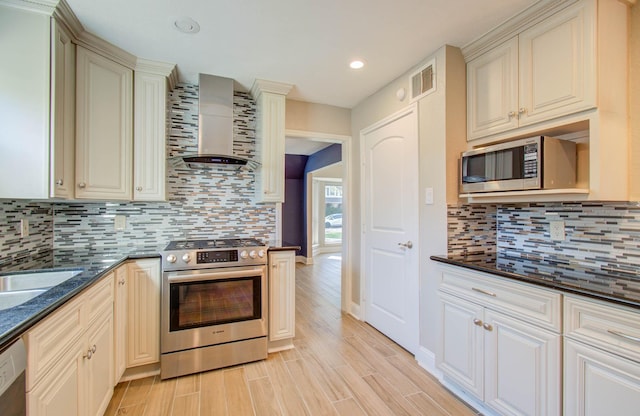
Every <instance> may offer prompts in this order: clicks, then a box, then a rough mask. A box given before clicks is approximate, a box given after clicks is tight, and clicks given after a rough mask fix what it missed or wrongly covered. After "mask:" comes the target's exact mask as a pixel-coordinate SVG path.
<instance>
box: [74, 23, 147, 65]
mask: <svg viewBox="0 0 640 416" xmlns="http://www.w3.org/2000/svg"><path fill="white" fill-rule="evenodd" d="M76 40H77V43H78V45H80V46H83V47H85V48H87V49H89V50H91V51H93V52H96V53H98V54H100V55H102V56H104V57H105V58H108V59H111V60H112V61H114V62H117V63H119V64H121V65H124V66H126V67H127V68H129V69H134V68H135V67H136V61H137V59H138V58H136V56H135V55H132V54H130V53H129V52H127V51H125V50H124V49H120V48H119V47H117V46H115V45H113V44H111V43H109V42H107V41H106V40H104V39H102V38H99V37H97V36H96V35H94V34H93V33H90V32H87V31H84V32H82V33H81V34H80V36H79V37H78V38H77V39H76Z"/></svg>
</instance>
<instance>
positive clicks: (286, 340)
mask: <svg viewBox="0 0 640 416" xmlns="http://www.w3.org/2000/svg"><path fill="white" fill-rule="evenodd" d="M295 261H296V258H295V251H293V250H286V251H271V252H269V262H268V267H269V284H268V287H269V351H271V352H273V351H277V350H283V349H287V348H292V347H293V343H292V341H293V337H294V336H295V324H296V323H295V313H296V265H295Z"/></svg>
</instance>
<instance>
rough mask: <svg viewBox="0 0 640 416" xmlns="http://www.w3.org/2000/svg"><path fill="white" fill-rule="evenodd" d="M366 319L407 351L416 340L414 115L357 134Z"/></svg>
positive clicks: (395, 117) (413, 108)
mask: <svg viewBox="0 0 640 416" xmlns="http://www.w3.org/2000/svg"><path fill="white" fill-rule="evenodd" d="M361 140H362V161H363V193H362V196H363V201H362V206H363V221H364V224H363V231H364V234H363V250H364V253H363V261H364V273H365V275H364V280H365V295H364V297H365V301H364V305H365V311H364V314H365V320H366V321H367V322H369V323H370V324H371V325H373V326H374V327H375V328H377V329H378V330H379V331H380V332H382V333H383V334H385V335H387V336H388V337H389V338H391V339H393V340H394V341H395V342H397V343H398V344H400V345H401V346H402V347H404V348H405V349H407V350H408V351H410V352H412V353H415V351H416V349H417V346H418V291H419V287H418V254H419V250H418V115H417V107H416V106H415V105H414V106H411V107H409V108H408V109H407V110H404V111H402V112H400V113H397V114H394V115H393V116H392V117H389V118H387V119H385V120H383V121H381V122H379V123H376V124H375V125H373V126H371V127H369V128H367V129H365V130H363V131H362V134H361Z"/></svg>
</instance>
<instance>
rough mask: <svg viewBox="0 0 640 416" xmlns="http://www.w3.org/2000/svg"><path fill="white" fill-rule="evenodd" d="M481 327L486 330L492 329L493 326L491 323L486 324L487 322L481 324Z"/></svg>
mask: <svg viewBox="0 0 640 416" xmlns="http://www.w3.org/2000/svg"><path fill="white" fill-rule="evenodd" d="M482 327H483V328H484V329H486V330H487V331H493V327H492V326H491V325H489V324H487V323H485V324H482Z"/></svg>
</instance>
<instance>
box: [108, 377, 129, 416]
mask: <svg viewBox="0 0 640 416" xmlns="http://www.w3.org/2000/svg"><path fill="white" fill-rule="evenodd" d="M127 386H129V382H128V381H127V382H124V383H118V384H117V385H116V387H115V388H114V389H113V396H111V401H110V402H109V406H107V410H105V411H104V416H115V414H116V413H117V411H118V407H120V402H121V401H122V398H123V397H124V393H125V391H126V390H127Z"/></svg>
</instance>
